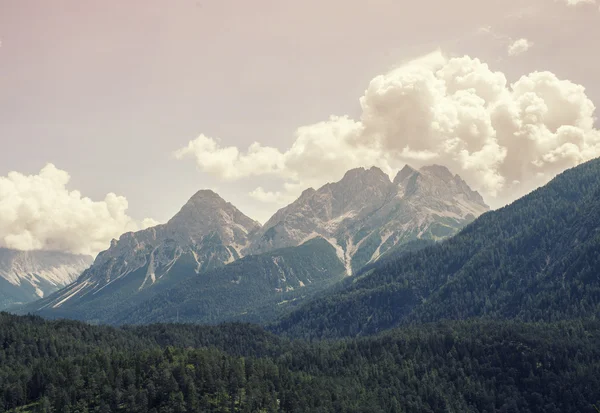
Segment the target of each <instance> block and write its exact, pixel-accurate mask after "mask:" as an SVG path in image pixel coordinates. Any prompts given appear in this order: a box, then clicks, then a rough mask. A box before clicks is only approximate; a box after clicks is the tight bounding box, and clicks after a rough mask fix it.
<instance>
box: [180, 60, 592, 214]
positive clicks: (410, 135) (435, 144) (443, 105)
mask: <svg viewBox="0 0 600 413" xmlns="http://www.w3.org/2000/svg"><path fill="white" fill-rule="evenodd" d="M360 105H361V108H362V113H361V115H360V118H359V119H356V120H355V119H351V118H349V117H347V116H332V117H331V118H329V119H328V120H326V121H323V122H320V123H317V124H313V125H307V126H302V127H300V128H298V129H297V131H296V136H295V140H294V142H293V144H292V145H291V147H290V148H289V149H287V150H286V151H279V150H278V149H276V148H270V147H265V146H261V145H260V144H258V143H255V144H253V145H251V146H250V148H248V150H247V151H240V150H239V149H238V148H235V147H223V146H220V145H219V143H218V142H217V141H216V140H215V139H212V138H209V137H206V136H204V135H201V136H200V137H199V138H197V139H195V140H192V141H191V142H190V143H189V144H188V146H187V147H185V148H183V149H181V150H179V151H178V152H177V156H178V157H180V158H183V157H186V156H192V157H194V158H195V160H196V162H197V165H198V167H199V168H200V169H201V170H203V171H205V172H208V173H211V174H213V175H216V176H218V177H220V178H223V179H236V178H240V177H243V176H252V175H274V176H278V177H280V178H282V179H283V180H284V183H285V184H284V186H283V188H281V190H280V191H279V190H278V191H275V192H267V191H264V190H263V189H262V188H257V189H256V190H254V191H253V192H252V196H253V197H254V198H255V199H260V200H263V201H265V202H273V203H280V204H282V203H284V201H285V200H287V199H289V198H291V197H293V196H297V195H298V194H299V193H300V192H301V191H302V190H303V189H305V188H306V187H309V186H313V187H318V186H320V185H322V184H324V183H326V182H329V181H334V180H338V179H340V178H341V176H342V175H343V174H344V172H345V171H346V170H348V169H350V168H354V167H359V166H365V167H370V166H372V165H376V166H379V167H381V168H382V169H383V170H384V171H385V172H387V173H389V174H393V173H395V172H396V171H397V170H398V169H399V168H401V167H402V166H404V164H406V163H409V164H411V165H414V166H416V167H419V166H422V165H426V164H431V163H439V164H443V165H446V166H447V167H449V168H450V169H451V170H453V171H454V172H455V173H458V174H460V175H461V176H462V177H463V178H464V179H465V180H466V181H467V182H468V183H469V184H470V185H471V186H472V187H474V188H475V189H477V190H479V191H480V192H481V193H482V194H483V195H484V197H485V198H486V200H487V201H488V203H490V204H491V205H492V206H500V205H503V204H505V203H507V202H509V201H512V200H514V199H515V198H517V197H518V196H521V195H524V194H525V193H527V192H529V191H531V190H532V189H534V188H536V187H537V186H539V185H542V184H544V183H546V182H547V181H548V180H550V179H551V178H552V177H554V176H555V175H556V174H557V173H559V172H561V171H563V170H564V169H566V168H568V167H571V166H575V165H577V164H579V163H581V162H584V161H586V160H589V159H591V158H594V157H597V156H599V155H600V132H599V131H598V130H597V129H595V127H594V122H595V118H594V111H595V107H594V104H593V103H592V102H591V101H590V99H589V98H588V97H587V96H586V93H585V89H584V87H583V86H580V85H577V84H575V83H572V82H570V81H568V80H561V79H559V78H558V77H557V76H556V75H554V74H553V73H550V72H534V73H530V74H527V75H524V76H522V77H521V78H520V79H518V80H517V81H516V82H514V83H512V84H509V83H508V81H507V79H506V76H505V75H504V74H503V73H501V72H496V71H492V70H491V69H490V68H489V67H488V65H487V64H485V63H484V62H482V61H480V60H479V59H476V58H471V57H469V56H464V57H459V58H451V59H449V58H446V57H445V56H444V55H443V54H442V53H441V52H439V51H438V52H434V53H432V54H430V55H427V56H424V57H422V58H419V59H416V60H413V61H411V62H407V63H405V64H403V65H401V66H399V67H398V68H396V69H394V70H392V71H390V72H388V73H386V74H382V75H380V76H377V77H375V78H374V79H373V80H372V81H371V82H370V84H369V86H368V88H367V89H366V91H365V93H364V95H363V96H362V97H361V98H360Z"/></svg>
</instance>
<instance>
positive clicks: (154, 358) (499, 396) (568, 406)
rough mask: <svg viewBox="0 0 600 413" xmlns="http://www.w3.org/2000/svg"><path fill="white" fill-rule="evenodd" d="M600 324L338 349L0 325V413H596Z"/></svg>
mask: <svg viewBox="0 0 600 413" xmlns="http://www.w3.org/2000/svg"><path fill="white" fill-rule="evenodd" d="M599 344H600V323H598V322H576V321H572V322H561V323H555V324H521V323H517V322H482V321H470V322H453V323H450V324H447V323H446V324H444V323H441V324H426V325H422V326H419V327H418V328H404V329H396V330H391V331H390V332H388V333H386V334H384V335H381V336H376V337H370V338H362V339H353V340H342V341H337V342H318V343H306V342H302V341H294V342H290V341H287V340H284V339H280V338H277V337H275V336H273V335H271V334H269V333H266V332H265V331H263V330H261V329H260V328H258V327H254V326H250V325H243V324H229V325H223V326H218V327H200V326H193V325H152V326H143V327H128V328H121V329H116V328H110V327H103V326H90V325H86V324H83V323H80V322H75V321H44V320H42V319H40V318H38V317H18V316H12V315H8V314H5V313H0V411H3V412H5V411H12V410H13V409H14V408H16V407H20V406H27V408H26V411H32V412H50V411H54V412H157V413H158V412H232V411H233V412H258V411H264V412H307V411H310V412H406V413H408V412H411V413H412V412H414V413H416V412H444V411H448V412H532V413H533V412H540V413H541V412H544V413H558V412H563V413H564V412H566V413H569V412H583V413H588V412H589V413H593V412H595V410H594V408H593V404H594V403H597V402H598V401H599V400H600V346H599Z"/></svg>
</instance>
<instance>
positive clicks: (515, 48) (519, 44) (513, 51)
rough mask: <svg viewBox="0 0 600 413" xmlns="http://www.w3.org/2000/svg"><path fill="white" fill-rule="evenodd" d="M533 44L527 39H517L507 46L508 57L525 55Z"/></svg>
mask: <svg viewBox="0 0 600 413" xmlns="http://www.w3.org/2000/svg"><path fill="white" fill-rule="evenodd" d="M532 46H533V43H532V42H530V41H529V40H527V39H518V40H515V41H514V42H512V43H511V44H509V45H508V55H509V56H518V55H520V54H523V53H525V52H526V51H528V50H529V49H531V47H532Z"/></svg>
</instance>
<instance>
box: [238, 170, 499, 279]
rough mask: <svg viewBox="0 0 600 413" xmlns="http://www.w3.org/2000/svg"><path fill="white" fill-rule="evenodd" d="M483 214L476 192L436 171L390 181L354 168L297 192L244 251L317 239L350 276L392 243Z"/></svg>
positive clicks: (442, 233)
mask: <svg viewBox="0 0 600 413" xmlns="http://www.w3.org/2000/svg"><path fill="white" fill-rule="evenodd" d="M488 209H489V208H488V206H487V205H486V204H485V203H484V201H483V199H482V197H481V196H480V195H479V194H478V193H477V192H475V191H473V190H471V188H469V186H468V185H467V184H466V183H465V182H464V181H463V180H462V179H461V178H460V177H459V176H458V175H453V174H452V173H451V172H450V171H449V170H448V169H447V168H445V167H443V166H439V165H432V166H426V167H423V168H421V169H420V170H415V169H413V168H411V167H410V166H406V167H405V168H403V169H402V170H401V171H400V172H399V173H398V174H397V176H396V177H395V179H394V180H393V181H391V180H390V178H389V177H388V176H387V175H386V174H385V173H383V171H381V170H380V169H378V168H375V167H373V168H370V169H364V168H358V169H353V170H351V171H348V172H347V173H346V175H345V176H344V177H343V179H342V180H341V181H339V182H336V183H330V184H327V185H325V186H323V187H322V188H320V189H318V190H314V189H308V190H306V191H304V193H303V194H302V195H301V196H300V198H299V199H298V200H296V201H295V202H294V203H292V204H291V205H289V206H287V207H285V208H283V209H281V210H279V211H278V212H277V213H276V214H275V215H274V216H273V217H272V218H271V219H270V220H269V221H268V222H267V223H266V224H265V225H264V226H263V227H262V228H261V229H260V230H259V231H257V232H256V234H255V235H254V237H253V239H252V242H251V244H250V246H249V247H248V248H247V249H246V250H244V252H245V253H252V254H256V253H262V252H266V251H270V250H273V249H277V248H282V247H290V246H294V245H300V244H302V243H303V242H305V241H306V240H308V239H311V238H314V237H316V236H321V237H323V238H325V239H327V240H328V241H329V242H330V243H331V244H332V245H333V246H334V247H335V248H336V249H337V251H338V255H339V257H340V258H341V259H342V260H343V261H344V263H345V264H346V268H347V272H348V274H352V272H353V271H354V270H356V269H357V268H359V267H361V266H363V265H364V264H366V263H368V262H370V261H374V260H376V259H377V258H378V257H379V256H380V255H381V254H383V253H385V252H386V251H387V250H389V249H390V248H392V247H394V246H395V245H398V244H399V243H403V242H407V241H410V240H413V239H418V238H423V239H434V240H438V239H442V238H445V237H448V236H450V235H452V234H454V233H455V232H456V231H458V230H459V229H460V228H462V227H463V226H464V225H466V224H467V223H469V222H471V221H472V220H474V219H475V218H476V217H477V216H479V215H481V214H482V213H484V212H486V211H488Z"/></svg>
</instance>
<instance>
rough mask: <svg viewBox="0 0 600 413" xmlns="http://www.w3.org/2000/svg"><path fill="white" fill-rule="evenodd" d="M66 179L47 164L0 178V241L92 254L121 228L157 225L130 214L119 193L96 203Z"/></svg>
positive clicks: (19, 246) (23, 247)
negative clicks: (69, 186)
mask: <svg viewBox="0 0 600 413" xmlns="http://www.w3.org/2000/svg"><path fill="white" fill-rule="evenodd" d="M69 180H70V176H69V174H68V173H67V172H66V171H63V170H60V169H58V168H56V167H55V166H54V165H52V164H48V165H46V166H45V167H44V168H42V170H41V171H40V172H39V173H38V174H37V175H23V174H21V173H18V172H10V173H9V174H8V176H5V177H0V246H2V247H6V248H14V249H18V250H25V251H27V250H58V251H67V252H72V253H76V254H90V255H95V254H97V253H98V252H99V251H101V250H104V249H106V248H107V247H108V246H109V245H110V241H111V239H112V238H118V237H119V235H121V234H122V233H124V232H127V231H135V230H138V229H141V228H145V227H149V226H154V225H156V221H154V220H151V219H145V220H144V221H143V222H141V223H138V222H136V221H135V220H133V219H132V218H130V217H129V216H128V215H127V214H126V211H127V207H128V204H127V200H126V199H125V198H124V197H122V196H117V195H115V194H114V193H109V194H108V195H106V197H105V198H104V200H103V201H99V202H95V201H92V200H91V199H90V198H86V197H83V196H82V195H81V193H80V192H79V191H69V190H68V189H67V188H66V186H67V184H68V183H69Z"/></svg>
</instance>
